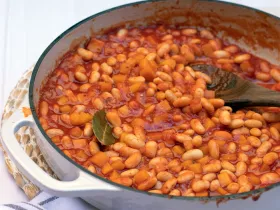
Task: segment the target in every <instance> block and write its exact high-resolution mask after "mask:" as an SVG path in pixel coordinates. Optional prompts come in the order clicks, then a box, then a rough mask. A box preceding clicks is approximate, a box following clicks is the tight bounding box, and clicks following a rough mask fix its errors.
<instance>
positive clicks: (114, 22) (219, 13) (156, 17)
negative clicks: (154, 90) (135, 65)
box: [3, 0, 280, 210]
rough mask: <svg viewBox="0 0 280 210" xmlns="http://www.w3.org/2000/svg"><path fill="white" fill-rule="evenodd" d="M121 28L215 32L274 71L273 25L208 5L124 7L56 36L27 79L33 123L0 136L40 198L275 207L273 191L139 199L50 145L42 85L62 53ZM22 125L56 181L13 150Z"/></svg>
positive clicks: (170, 0) (106, 205)
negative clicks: (41, 107)
mask: <svg viewBox="0 0 280 210" xmlns="http://www.w3.org/2000/svg"><path fill="white" fill-rule="evenodd" d="M124 23H126V25H127V26H138V25H148V24H155V23H166V24H172V25H179V26H200V27H204V28H208V29H210V30H213V31H215V32H219V33H218V34H219V36H220V37H221V38H223V39H226V40H228V41H230V42H231V43H238V45H239V46H242V48H243V49H245V50H247V51H249V52H252V53H254V54H256V55H258V56H259V57H263V58H265V59H266V60H269V61H270V62H272V63H274V64H278V65H279V63H277V60H278V61H279V60H280V59H279V57H280V54H279V52H280V42H279V37H280V20H279V18H277V17H275V16H272V15H270V14H267V13H264V12H261V11H258V10H255V9H252V8H248V7H244V6H240V5H236V4H231V3H224V2H218V1H207V0H160V1H145V2H138V3H133V4H128V5H123V6H120V7H116V8H113V9H110V10H107V11H104V12H101V13H98V14H95V15H93V16H91V17H88V18H86V19H85V20H82V21H81V22H79V23H77V24H75V25H74V26H72V27H71V28H69V29H68V30H66V31H65V32H64V33H62V34H61V35H60V36H58V37H57V38H56V39H55V40H54V41H53V42H52V43H51V44H50V45H49V46H48V47H47V49H46V50H45V51H44V52H43V54H42V55H41V57H40V58H39V60H38V62H37V63H36V66H35V68H34V71H33V74H32V78H31V83H30V90H29V98H28V99H27V100H26V103H28V100H29V104H30V107H31V110H32V116H30V117H29V118H26V119H22V120H20V121H18V119H19V118H20V117H19V115H21V113H19V112H16V113H14V114H13V116H11V117H10V119H9V120H8V121H7V122H6V123H5V124H4V125H3V136H10V138H8V139H7V138H6V139H3V141H4V142H3V143H4V147H5V149H6V150H7V151H8V153H9V155H10V156H11V158H12V159H13V160H14V162H15V163H16V165H17V166H18V168H19V169H20V170H21V171H22V172H23V173H24V174H25V175H26V176H27V177H28V178H29V179H30V180H31V181H33V182H34V183H35V184H37V185H39V186H40V187H41V188H42V189H44V190H46V191H47V192H49V193H52V194H53V195H57V196H70V197H81V198H82V199H84V200H86V201H87V202H88V203H90V204H92V205H93V206H95V207H97V208H99V209H106V210H107V209H121V210H123V209H125V210H128V209H133V210H138V209H141V210H142V209H161V210H165V209H166V210H169V209H178V210H180V209H184V210H185V209H194V210H202V209H208V210H211V209H217V208H219V209H226V210H235V209H246V210H250V209H265V208H266V207H267V204H268V203H270V204H273V206H275V207H276V206H280V199H279V198H278V197H279V195H280V188H279V187H277V186H278V185H279V183H277V184H274V185H271V186H269V187H267V188H262V189H259V190H255V191H250V192H248V193H242V194H234V195H227V196H214V197H170V196H166V195H156V194H150V193H147V192H143V191H138V190H135V189H132V188H128V187H124V186H121V185H118V184H115V183H113V182H111V181H108V180H105V179H103V178H102V177H99V176H97V175H94V174H91V173H90V172H88V171H87V170H85V169H84V168H82V167H81V166H79V165H78V164H76V163H75V162H73V161H72V160H71V159H69V158H68V157H67V156H65V155H64V154H63V153H62V152H61V151H60V150H59V149H58V148H57V147H56V146H55V145H54V144H53V143H52V141H51V139H50V138H48V136H47V135H46V133H45V132H44V130H43V128H42V127H41V125H40V123H39V120H38V116H37V114H36V111H35V110H36V109H37V106H38V100H39V90H40V87H41V85H42V82H43V81H44V80H45V79H46V76H47V75H48V74H49V73H50V72H51V71H52V70H53V69H54V67H55V66H56V62H57V60H58V59H59V58H61V56H63V54H64V53H66V52H67V51H68V50H70V49H71V48H73V47H76V46H77V45H80V44H83V43H84V42H85V41H86V39H87V38H89V37H90V36H91V35H92V34H98V33H102V31H104V30H106V29H109V28H112V27H115V26H119V25H122V24H124ZM23 125H30V126H32V127H33V128H34V129H35V130H36V134H37V136H38V138H37V139H38V145H39V147H40V149H41V151H42V152H43V155H44V157H45V159H46V161H47V162H48V164H49V165H50V167H51V168H52V169H53V171H54V172H55V173H56V174H57V175H58V177H59V178H60V180H61V181H58V180H55V179H53V178H52V177H50V176H49V175H48V174H46V173H45V172H44V171H43V170H41V169H40V168H39V167H38V166H37V165H36V164H35V163H34V162H33V161H32V160H31V159H30V158H29V157H27V155H26V154H25V153H24V151H23V150H22V149H21V148H20V146H19V144H18V142H17V140H16V138H15V137H14V135H13V134H14V133H15V131H16V130H18V129H19V128H20V127H21V126H23ZM260 194H261V196H260V197H259V199H257V200H256V199H252V198H258V196H259V195H260ZM244 198H246V199H244ZM254 200H256V201H254ZM221 201H226V202H221ZM220 202H221V203H220ZM217 203H220V204H219V205H217ZM275 209H276V208H275Z"/></svg>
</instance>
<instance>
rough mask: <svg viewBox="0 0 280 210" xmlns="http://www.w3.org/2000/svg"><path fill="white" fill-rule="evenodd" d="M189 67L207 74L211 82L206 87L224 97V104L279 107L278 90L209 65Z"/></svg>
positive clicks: (217, 95) (216, 94) (239, 106)
mask: <svg viewBox="0 0 280 210" xmlns="http://www.w3.org/2000/svg"><path fill="white" fill-rule="evenodd" d="M191 67H192V68H193V69H194V70H196V71H201V72H203V73H205V74H207V75H209V76H210V77H211V79H212V83H211V84H210V85H208V86H207V89H209V90H214V91H215V97H217V98H222V99H224V101H225V104H226V105H227V106H231V107H232V108H233V109H234V110H238V109H240V108H243V107H249V106H277V107H280V92H277V91H273V90H269V89H267V88H264V87H261V86H259V85H256V84H254V83H253V82H250V81H248V80H244V79H242V78H240V77H238V76H237V75H235V74H234V73H231V72H228V71H225V70H222V69H219V68H217V67H214V66H211V65H205V64H194V65H191Z"/></svg>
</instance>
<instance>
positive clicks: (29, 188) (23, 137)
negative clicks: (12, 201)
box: [0, 67, 57, 199]
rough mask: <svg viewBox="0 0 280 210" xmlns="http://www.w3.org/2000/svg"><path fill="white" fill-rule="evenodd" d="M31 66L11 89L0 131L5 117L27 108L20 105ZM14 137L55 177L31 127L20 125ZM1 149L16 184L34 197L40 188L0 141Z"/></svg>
mask: <svg viewBox="0 0 280 210" xmlns="http://www.w3.org/2000/svg"><path fill="white" fill-rule="evenodd" d="M32 70H33V67H31V68H30V69H28V70H27V71H26V72H25V73H24V74H23V75H22V77H21V78H20V80H19V81H18V83H17V85H16V86H15V88H14V89H13V90H12V91H11V93H10V95H9V98H8V101H7V103H6V105H5V108H4V111H3V115H2V121H1V125H0V126H1V127H0V132H1V129H2V125H3V124H4V123H5V121H6V120H7V119H9V117H10V116H11V115H12V114H13V113H14V112H15V111H16V110H18V109H23V108H25V109H26V108H27V109H28V108H29V107H22V102H23V99H24V97H28V88H29V82H30V77H31V74H32ZM15 136H16V139H17V140H18V142H19V144H20V145H21V147H22V149H23V150H24V151H25V152H26V154H27V155H28V156H29V157H30V158H31V159H32V160H33V161H34V162H35V163H36V164H37V165H38V166H39V167H40V168H42V169H43V170H44V171H45V172H47V173H48V174H49V175H50V176H52V177H54V178H57V177H56V175H55V174H54V172H53V171H52V170H51V168H50V167H49V166H48V164H47V163H46V161H45V159H44V157H43V155H42V153H41V151H40V149H39V147H38V146H37V143H36V137H35V135H34V131H33V129H32V128H30V127H28V126H23V127H21V128H20V129H19V130H18V132H17V133H16V134H15ZM2 138H9V137H8V136H2ZM1 149H2V150H3V155H4V160H5V163H6V166H7V169H8V171H9V173H10V174H11V175H12V176H13V178H14V180H15V182H16V184H17V185H18V186H19V187H20V188H21V189H22V190H23V191H24V193H25V194H26V195H27V197H28V198H29V199H32V198H34V197H35V196H36V195H37V194H38V193H39V192H40V188H39V187H38V186H36V185H34V184H33V183H32V182H31V181H30V180H28V179H27V178H26V177H25V176H24V175H23V174H22V173H21V172H20V170H19V169H18V168H17V167H16V165H15V164H14V163H13V161H12V160H11V158H10V157H9V155H8V154H7V153H6V151H5V150H4V148H3V146H2V145H1V141H0V150H1Z"/></svg>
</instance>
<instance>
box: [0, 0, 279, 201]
mask: <svg viewBox="0 0 280 210" xmlns="http://www.w3.org/2000/svg"><path fill="white" fill-rule="evenodd" d="M228 1H229V2H235V3H240V4H246V5H248V6H251V7H255V8H259V9H262V10H265V11H267V12H270V13H272V14H274V15H277V16H280V1H279V0H266V1H263V0H246V1H243V0H228ZM130 2H134V1H133V0H102V1H97V0H94V1H93V0H60V1H57V0H48V1H37V0H0V14H1V18H0V84H1V87H0V110H1V111H2V110H3V106H4V105H5V101H6V100H7V97H8V96H9V92H10V91H11V89H12V88H13V87H14V86H15V84H16V82H17V81H18V79H19V78H20V76H21V75H22V73H23V72H24V71H25V70H26V69H27V68H29V67H30V66H31V65H32V64H34V63H35V62H36V60H37V59H38V57H39V56H40V54H41V53H42V52H43V50H44V49H45V48H46V47H47V45H48V44H49V43H50V42H51V41H52V40H53V39H55V38H56V37H57V36H58V35H59V34H60V33H62V32H63V31H64V30H65V29H67V28H69V27H70V26H71V25H73V24H74V23H76V22H78V21H79V20H81V19H84V18H86V17H88V16H90V15H92V14H94V13H97V12H99V11H102V10H104V9H108V8H110V7H114V6H117V5H121V4H125V3H130ZM26 200H27V198H26V196H25V194H24V193H23V192H22V190H20V189H19V188H18V187H17V185H16V184H15V182H14V180H13V178H12V177H11V176H10V174H8V172H7V170H6V167H5V165H4V160H3V156H2V154H0V204H3V203H13V202H20V201H26Z"/></svg>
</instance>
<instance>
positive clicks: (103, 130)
mask: <svg viewBox="0 0 280 210" xmlns="http://www.w3.org/2000/svg"><path fill="white" fill-rule="evenodd" d="M92 129H93V132H94V135H95V136H96V138H97V140H98V141H99V142H100V143H101V144H102V145H111V144H113V143H115V140H116V139H115V137H114V136H113V129H112V128H111V126H110V124H109V123H108V121H107V119H106V112H105V110H100V111H97V112H96V113H95V114H94V116H93V119H92Z"/></svg>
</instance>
